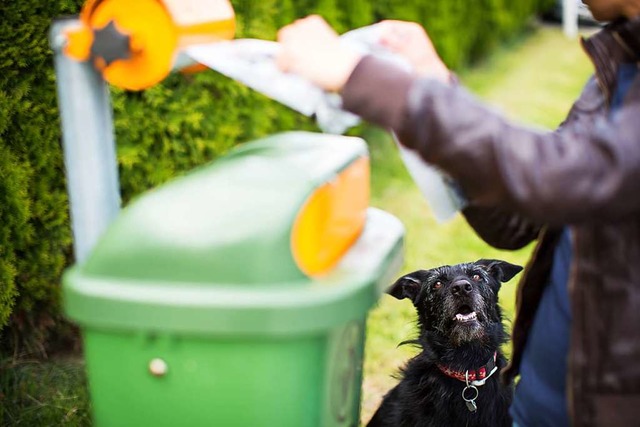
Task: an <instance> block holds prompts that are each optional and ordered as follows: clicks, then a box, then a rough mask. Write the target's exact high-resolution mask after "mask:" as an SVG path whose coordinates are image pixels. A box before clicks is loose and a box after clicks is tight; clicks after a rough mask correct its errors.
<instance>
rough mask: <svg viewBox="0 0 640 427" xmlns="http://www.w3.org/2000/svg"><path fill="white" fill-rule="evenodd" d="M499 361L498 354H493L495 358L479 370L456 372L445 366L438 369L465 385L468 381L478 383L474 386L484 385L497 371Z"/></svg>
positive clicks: (439, 366)
mask: <svg viewBox="0 0 640 427" xmlns="http://www.w3.org/2000/svg"><path fill="white" fill-rule="evenodd" d="M497 359H498V352H495V353H493V357H492V358H491V359H489V361H488V362H487V364H486V365H484V366H481V367H480V368H478V369H474V370H468V371H454V370H453V369H449V368H447V367H446V366H444V365H440V364H438V368H440V370H441V371H442V372H443V373H444V374H445V375H447V376H449V377H451V378H455V379H457V380H460V381H462V382H464V383H467V382H468V381H471V382H476V384H474V385H483V384H484V381H485V380H486V379H488V378H489V377H490V376H491V375H493V373H494V372H495V371H497V370H498V369H497V368H498V367H497V366H496V360H497Z"/></svg>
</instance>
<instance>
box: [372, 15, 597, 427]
mask: <svg viewBox="0 0 640 427" xmlns="http://www.w3.org/2000/svg"><path fill="white" fill-rule="evenodd" d="M591 72H592V67H591V65H590V63H589V61H588V59H587V58H586V56H585V55H584V54H583V52H582V50H581V49H580V47H579V43H578V42H577V41H570V40H567V39H566V38H564V37H563V35H562V33H561V31H560V29H558V28H548V27H542V28H540V29H539V30H537V31H536V32H534V33H533V34H532V35H530V36H529V37H526V38H524V39H522V40H520V41H518V42H517V43H515V44H514V45H511V46H508V47H506V48H504V49H502V50H500V51H498V52H496V53H495V54H494V55H493V56H491V57H490V58H489V59H488V60H486V61H485V62H484V63H483V64H480V65H478V66H476V67H474V68H473V69H470V70H467V71H465V72H462V73H460V76H459V77H460V79H461V81H462V82H463V83H464V84H465V85H466V86H467V87H468V88H469V89H470V90H471V91H472V92H474V93H475V94H476V95H477V96H479V97H480V98H482V99H483V100H484V101H486V102H488V103H489V104H491V105H492V106H494V107H495V108H496V109H498V110H500V111H501V112H503V114H506V115H507V116H508V117H510V118H512V119H513V120H516V121H518V122H521V123H523V124H527V125H534V126H542V127H546V128H554V127H556V126H557V125H558V124H559V123H560V122H561V121H562V120H563V119H564V116H565V115H566V113H567V112H568V110H569V108H570V106H571V104H572V102H573V100H574V99H575V97H576V96H577V95H578V94H579V92H580V89H581V88H582V86H583V85H584V83H585V82H586V80H587V79H588V76H589V75H590V74H591ZM367 139H368V140H369V141H370V145H371V158H372V169H373V173H372V176H373V178H372V187H373V188H372V194H373V205H375V206H378V207H380V208H382V209H384V210H386V211H388V212H391V213H393V214H394V215H396V216H397V217H398V218H400V220H401V221H402V222H403V223H404V225H405V227H406V247H405V249H406V261H405V265H404V268H403V273H407V272H410V271H414V270H417V269H422V268H431V267H434V266H437V265H441V264H453V263H457V262H463V261H473V260H476V259H479V258H500V259H504V260H506V261H509V262H512V263H515V264H520V265H524V264H525V263H526V260H527V259H528V257H529V254H530V252H531V249H532V246H529V247H527V248H525V249H522V250H519V251H515V252H504V251H498V250H495V249H493V248H491V247H489V246H487V245H486V244H485V243H484V242H482V241H481V240H480V239H479V238H478V237H476V235H475V234H474V232H473V231H472V230H471V229H470V228H469V226H468V225H467V224H466V223H465V222H464V220H463V219H462V218H461V217H460V216H458V217H456V218H455V219H454V220H452V221H450V222H447V223H444V224H438V223H437V222H436V221H435V219H434V218H433V216H432V215H431V212H430V211H429V207H428V206H427V204H426V202H425V201H424V199H423V198H422V196H421V194H420V192H419V190H418V189H417V188H416V186H415V184H414V183H413V182H412V181H411V178H410V177H409V175H408V173H407V172H406V170H405V169H404V167H403V165H402V163H401V161H400V160H399V157H398V155H397V153H396V149H395V147H394V146H393V143H392V142H391V141H390V140H389V137H388V136H387V135H386V134H384V133H383V132H381V131H377V130H370V131H369V134H368V135H367ZM516 284H517V278H516V279H514V280H512V281H511V282H509V283H507V284H505V285H504V286H503V288H502V291H501V295H500V298H501V302H502V306H503V308H504V312H505V314H506V316H507V317H508V318H513V310H514V299H515V287H516ZM367 328H368V329H367V344H366V353H365V365H364V384H363V402H362V420H363V421H364V422H366V421H367V420H368V419H369V418H370V417H371V415H373V412H374V411H375V409H376V408H377V406H378V405H379V402H380V400H381V399H382V396H383V395H384V394H385V393H386V392H387V391H388V390H389V389H390V388H391V387H392V386H393V385H394V384H395V383H396V381H397V380H396V379H394V377H393V375H394V374H395V373H396V372H397V370H398V368H399V367H400V366H401V365H402V364H403V363H404V362H405V361H406V360H407V359H408V358H409V357H410V356H411V355H413V354H415V349H413V348H411V346H403V347H399V348H398V347H397V344H398V343H400V342H401V341H403V340H406V339H409V338H412V337H414V336H415V314H414V311H413V307H412V305H411V303H410V302H408V301H407V300H404V301H398V300H395V299H394V298H392V297H390V296H387V295H385V296H383V297H382V299H381V300H380V302H379V304H378V306H377V307H376V308H375V309H374V310H373V311H372V313H371V315H370V317H369V321H368V326H367Z"/></svg>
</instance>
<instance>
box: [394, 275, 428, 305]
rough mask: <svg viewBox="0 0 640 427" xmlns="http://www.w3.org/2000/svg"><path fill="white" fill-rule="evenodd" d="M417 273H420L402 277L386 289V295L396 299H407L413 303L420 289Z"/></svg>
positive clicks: (420, 283) (420, 284)
mask: <svg viewBox="0 0 640 427" xmlns="http://www.w3.org/2000/svg"><path fill="white" fill-rule="evenodd" d="M419 273H420V271H414V272H413V273H409V274H407V275H405V276H402V277H401V278H399V279H398V280H396V282H395V283H394V284H393V285H391V287H390V288H389V289H387V293H388V294H389V295H391V296H393V297H395V298H397V299H404V298H409V299H410V300H411V302H413V303H415V302H416V298H417V297H418V294H419V293H420V288H421V287H422V282H421V281H420V278H419Z"/></svg>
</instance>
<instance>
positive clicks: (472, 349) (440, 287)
mask: <svg viewBox="0 0 640 427" xmlns="http://www.w3.org/2000/svg"><path fill="white" fill-rule="evenodd" d="M521 270H522V267H520V266H517V265H513V264H510V263H508V262H505V261H499V260H486V259H481V260H479V261H476V262H474V263H465V264H458V265H453V266H448V265H447V266H442V267H438V268H434V269H431V270H418V271H415V272H413V273H410V274H408V275H406V276H403V277H401V278H400V279H398V280H397V281H396V283H395V284H393V286H391V288H390V289H389V290H388V291H387V292H388V293H389V294H391V295H393V296H394V297H396V298H398V299H403V298H409V299H411V301H412V302H413V304H414V306H415V308H416V311H417V313H418V325H419V330H420V336H419V337H418V339H417V340H415V341H410V342H411V343H414V344H417V345H419V346H420V347H421V349H422V352H421V353H420V354H418V355H417V356H416V357H414V358H413V359H411V360H410V361H409V362H408V363H407V365H406V366H405V367H404V369H403V370H402V375H401V381H400V383H399V384H398V385H397V386H396V387H395V388H393V389H392V390H391V391H390V392H389V393H388V394H387V395H386V396H385V398H384V400H383V401H382V404H381V405H380V407H379V408H378V411H377V412H376V413H375V414H374V416H373V418H372V419H371V421H370V422H369V424H368V427H386V426H389V427H391V426H393V427H448V426H451V427H458V426H460V427H502V426H505V427H507V426H508V427H510V426H511V424H512V421H511V417H510V416H509V413H508V409H509V405H510V404H511V399H512V393H513V390H512V388H511V387H506V386H503V385H502V384H501V383H500V379H499V376H498V373H499V371H500V370H501V369H502V368H503V367H504V366H505V365H506V359H505V357H504V356H503V355H502V353H501V352H500V346H501V345H502V344H503V343H504V342H505V341H506V340H507V333H506V332H505V329H504V325H503V323H502V312H501V310H500V307H499V306H498V290H499V289H500V286H501V283H502V282H507V281H508V280H510V279H511V278H512V277H513V276H515V275H516V274H517V273H519V272H520V271H521ZM473 311H475V313H476V316H477V318H476V319H475V320H466V317H467V316H465V320H466V321H462V320H461V318H460V316H458V319H457V318H456V315H457V314H462V315H468V313H470V312H473ZM471 316H473V315H471ZM494 352H497V361H496V365H497V367H498V372H496V373H495V374H493V375H492V376H491V377H490V378H489V379H488V380H487V382H486V383H485V384H484V385H482V386H479V387H477V389H478V398H477V399H476V401H475V402H476V405H477V411H476V412H471V411H469V409H468V408H467V406H466V404H465V402H464V400H463V399H462V391H463V389H464V388H465V383H464V382H463V381H460V380H458V379H455V378H452V377H450V376H447V375H445V374H444V373H443V372H442V370H441V369H440V368H439V367H438V365H443V366H446V367H448V368H450V369H453V370H455V371H459V372H465V371H467V370H475V369H477V368H479V367H482V366H484V365H486V364H487V362H488V361H489V360H490V359H491V358H492V356H493V354H494ZM467 392H468V395H467V396H468V397H470V395H471V394H472V392H471V390H468V391H467Z"/></svg>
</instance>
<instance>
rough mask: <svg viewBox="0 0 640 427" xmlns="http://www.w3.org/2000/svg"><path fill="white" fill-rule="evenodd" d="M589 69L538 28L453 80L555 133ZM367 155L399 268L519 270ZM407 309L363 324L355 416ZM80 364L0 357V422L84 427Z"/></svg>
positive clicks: (506, 298)
mask: <svg viewBox="0 0 640 427" xmlns="http://www.w3.org/2000/svg"><path fill="white" fill-rule="evenodd" d="M590 72H591V67H590V65H589V63H588V61H587V60H586V58H585V57H584V55H583V54H582V53H581V51H580V48H579V45H578V42H577V41H567V40H566V39H564V37H563V36H562V34H561V33H560V30H559V29H556V28H541V29H539V30H538V31H536V32H535V33H533V34H532V35H530V36H528V37H525V38H523V39H522V40H520V41H518V42H517V43H514V44H512V45H511V46H508V47H505V48H504V49H503V50H501V51H499V52H497V53H496V54H495V55H493V56H492V57H491V58H489V59H488V60H487V61H486V62H485V63H483V64H481V65H479V66H477V67H474V68H473V69H471V70H468V71H466V72H463V73H461V74H460V77H461V80H462V81H463V82H464V83H465V85H467V86H468V87H469V88H470V89H471V90H472V91H473V92H475V93H476V94H477V95H478V96H479V97H481V98H482V99H484V100H485V101H487V102H489V103H491V104H493V105H494V106H495V107H496V108H498V109H500V110H502V111H503V112H505V114H507V115H508V116H509V117H512V118H514V119H516V120H520V121H522V122H524V123H528V124H534V125H540V126H545V127H554V126H556V125H557V124H558V123H559V122H560V121H561V120H562V119H563V116H564V114H566V112H567V111H568V109H569V106H570V105H571V102H572V100H573V99H574V98H575V96H576V95H577V94H578V93H579V91H580V88H581V87H582V85H583V84H584V82H585V81H586V79H587V76H588V75H589V74H590ZM365 137H366V139H367V140H368V141H369V142H370V148H371V158H372V167H373V174H372V194H373V195H372V204H373V205H375V206H378V207H381V208H383V209H384V210H386V211H388V212H391V213H393V214H395V215H396V216H397V217H398V218H400V219H401V220H402V222H403V223H404V225H405V227H406V231H407V234H406V247H405V249H406V256H405V259H406V262H405V265H404V268H403V272H409V271H413V270H416V269H420V268H430V267H433V266H436V265H440V264H451V263H456V262H461V261H469V260H475V259H477V258H481V257H495V258H502V259H505V260H507V261H510V262H513V263H519V264H523V263H524V262H525V261H526V259H527V257H528V255H529V252H530V248H527V249H524V250H521V251H517V252H511V253H508V252H501V251H497V250H494V249H491V248H489V247H488V246H487V245H485V244H484V243H483V242H481V241H480V240H479V239H478V238H477V237H476V236H475V235H474V233H473V231H472V230H471V229H470V228H469V227H468V226H467V225H466V224H465V222H464V221H463V220H462V219H461V218H459V217H458V218H456V219H454V220H453V221H450V222H448V223H445V224H438V223H437V222H436V221H435V220H434V219H433V217H432V215H431V213H430V211H429V207H428V206H427V204H426V202H425V201H424V199H423V198H422V195H421V194H420V192H419V191H418V190H417V188H416V187H415V185H414V184H413V182H412V181H411V179H410V178H409V176H408V174H407V172H406V171H405V169H404V167H403V165H402V162H401V161H400V160H399V158H398V155H397V153H396V150H395V147H394V146H393V144H392V143H391V141H390V140H389V137H388V136H387V135H386V134H384V133H383V132H381V131H379V130H376V129H367V130H366V135H365ZM515 285H516V280H514V281H512V282H510V283H508V284H506V285H505V286H504V287H503V291H502V293H501V299H502V301H503V306H504V308H505V311H506V313H507V315H508V316H511V315H512V312H513V299H514V290H515ZM414 333H415V330H414V314H413V310H412V307H411V304H410V303H408V302H407V301H397V300H395V299H393V298H391V297H389V296H386V295H385V296H383V297H382V298H381V300H380V303H379V304H378V306H377V307H376V308H375V309H374V310H373V312H372V313H371V316H370V318H369V322H368V337H367V345H366V355H365V367H364V370H365V372H364V375H365V378H364V384H363V405H362V419H363V420H364V421H366V420H368V419H369V417H370V416H371V415H372V413H373V411H374V410H375V408H376V407H377V405H378V404H379V402H380V399H381V398H382V396H383V395H384V393H385V392H386V391H387V390H388V389H389V388H390V387H392V386H393V384H394V383H395V380H394V379H393V377H392V375H393V374H394V373H395V372H397V369H398V367H399V366H401V365H402V364H403V363H404V361H406V359H407V358H408V357H410V356H411V354H413V353H412V352H413V351H414V350H412V349H411V348H410V347H409V346H404V347H400V348H397V347H396V346H397V344H398V343H399V342H401V341H403V340H405V339H407V338H411V337H412V336H414ZM83 372H84V364H83V363H82V361H81V360H79V359H76V360H68V359H65V360H53V361H49V362H44V363H37V362H33V363H27V362H23V363H20V364H19V365H13V364H11V363H10V362H6V361H5V362H4V363H3V362H2V361H1V360H0V425H2V426H5V425H11V426H13V425H15V426H29V427H39V426H59V425H65V426H67V425H69V426H84V425H89V424H90V418H89V403H88V396H87V391H86V384H85V377H84V373H83Z"/></svg>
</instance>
